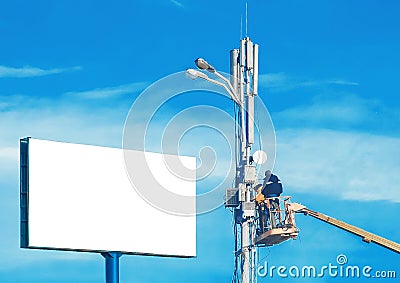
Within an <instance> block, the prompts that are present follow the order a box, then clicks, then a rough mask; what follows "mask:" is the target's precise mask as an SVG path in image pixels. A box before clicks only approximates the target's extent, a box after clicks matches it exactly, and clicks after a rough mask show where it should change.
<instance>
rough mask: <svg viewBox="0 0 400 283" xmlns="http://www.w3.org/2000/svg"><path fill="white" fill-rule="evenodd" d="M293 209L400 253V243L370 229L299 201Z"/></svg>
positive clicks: (294, 204) (368, 241) (365, 240)
mask: <svg viewBox="0 0 400 283" xmlns="http://www.w3.org/2000/svg"><path fill="white" fill-rule="evenodd" d="M291 207H292V209H293V210H294V211H295V212H296V213H303V214H305V215H310V216H312V217H314V218H317V219H319V220H321V221H324V222H325V223H329V224H331V225H333V226H336V227H338V228H340V229H342V230H345V231H347V232H350V233H353V234H354V235H357V236H359V237H361V238H362V240H363V241H364V242H367V243H370V242H374V243H376V244H378V245H380V246H382V247H384V248H387V249H389V250H392V251H394V252H396V253H400V244H398V243H396V242H393V241H390V240H388V239H385V238H383V237H381V236H378V235H375V234H373V233H370V232H368V231H365V230H363V229H361V228H358V227H356V226H353V225H350V224H348V223H346V222H343V221H340V220H337V219H335V218H333V217H330V216H328V215H325V214H322V213H320V212H316V211H313V210H311V209H308V208H307V207H305V206H303V205H301V204H298V203H292V205H291Z"/></svg>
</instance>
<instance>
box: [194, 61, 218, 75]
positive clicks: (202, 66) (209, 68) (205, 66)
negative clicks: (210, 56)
mask: <svg viewBox="0 0 400 283" xmlns="http://www.w3.org/2000/svg"><path fill="white" fill-rule="evenodd" d="M194 63H195V64H196V66H197V67H198V68H199V69H201V70H207V71H210V72H215V68H214V67H213V66H211V65H210V64H208V62H207V61H206V60H204V59H203V58H197V59H196V60H194Z"/></svg>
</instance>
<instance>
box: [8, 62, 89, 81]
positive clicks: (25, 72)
mask: <svg viewBox="0 0 400 283" xmlns="http://www.w3.org/2000/svg"><path fill="white" fill-rule="evenodd" d="M81 69H82V68H81V67H79V66H76V67H71V68H56V69H47V70H46V69H41V68H37V67H31V66H24V67H21V68H15V67H7V66H2V65H0V78H28V77H41V76H46V75H52V74H60V73H65V72H70V71H77V70H81Z"/></svg>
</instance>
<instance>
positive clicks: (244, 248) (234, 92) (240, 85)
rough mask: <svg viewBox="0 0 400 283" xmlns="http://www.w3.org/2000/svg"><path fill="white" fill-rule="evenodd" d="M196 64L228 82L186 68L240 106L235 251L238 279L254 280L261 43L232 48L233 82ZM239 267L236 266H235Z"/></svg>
mask: <svg viewBox="0 0 400 283" xmlns="http://www.w3.org/2000/svg"><path fill="white" fill-rule="evenodd" d="M195 63H196V65H197V67H198V68H199V69H201V70H205V71H208V72H210V73H213V74H214V75H216V76H217V77H218V78H220V79H221V80H222V81H224V82H225V84H224V83H222V82H220V81H217V80H214V79H210V78H209V77H208V76H207V75H206V74H204V73H202V72H200V71H197V70H193V69H189V70H187V75H188V76H189V77H190V78H192V79H196V78H202V79H204V80H207V81H209V82H211V83H214V84H216V85H219V86H221V87H223V88H224V89H225V90H226V91H227V92H228V94H229V95H230V96H231V98H232V100H234V102H235V103H236V104H237V105H238V106H239V110H238V111H239V114H240V130H239V133H238V135H237V136H238V145H239V148H236V149H235V150H236V154H237V156H238V158H237V160H238V162H237V164H236V176H235V188H237V190H238V192H239V196H238V198H239V202H240V204H238V205H237V206H239V208H238V209H235V225H239V226H240V236H239V234H238V233H235V237H236V242H238V243H240V247H239V248H238V249H237V250H236V251H235V257H236V258H235V262H237V259H238V258H239V259H240V280H239V282H241V283H252V282H254V280H255V257H256V249H255V246H254V238H255V225H254V224H255V222H254V220H255V202H254V190H253V187H254V185H255V183H256V182H257V175H256V168H255V165H252V164H250V156H251V148H252V145H253V144H254V96H256V95H257V93H258V45H257V44H254V43H253V42H252V41H251V40H250V38H248V37H246V38H244V39H242V40H241V41H240V48H239V49H234V50H232V51H231V53H230V63H231V66H230V74H231V80H230V81H229V80H228V79H226V78H225V77H224V76H222V75H221V74H220V73H218V72H217V71H216V69H215V68H214V67H213V66H212V65H210V64H209V63H208V62H207V61H205V60H204V59H202V58H198V59H196V60H195ZM235 115H236V114H235ZM235 207H236V205H235ZM237 216H238V217H237ZM235 231H236V229H235ZM236 268H237V265H235V269H236ZM236 271H237V270H235V274H236ZM234 282H238V278H235V279H234Z"/></svg>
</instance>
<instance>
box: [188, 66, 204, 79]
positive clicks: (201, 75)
mask: <svg viewBox="0 0 400 283" xmlns="http://www.w3.org/2000/svg"><path fill="white" fill-rule="evenodd" d="M186 76H187V77H188V78H189V79H192V80H195V79H197V78H202V79H205V80H206V79H208V76H207V75H206V74H204V73H202V72H199V71H197V70H194V69H187V70H186Z"/></svg>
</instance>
